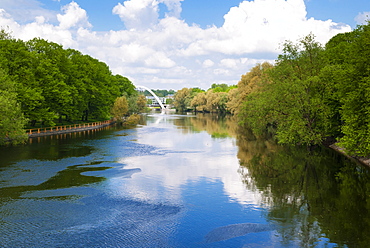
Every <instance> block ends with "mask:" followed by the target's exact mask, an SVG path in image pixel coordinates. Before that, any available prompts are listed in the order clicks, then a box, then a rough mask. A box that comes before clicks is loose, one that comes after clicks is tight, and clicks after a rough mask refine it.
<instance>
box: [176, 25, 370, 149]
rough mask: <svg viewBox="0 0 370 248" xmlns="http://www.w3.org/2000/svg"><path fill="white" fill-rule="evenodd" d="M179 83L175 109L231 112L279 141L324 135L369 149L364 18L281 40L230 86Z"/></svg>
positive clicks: (369, 32)
mask: <svg viewBox="0 0 370 248" xmlns="http://www.w3.org/2000/svg"><path fill="white" fill-rule="evenodd" d="M230 88H231V89H229V88H224V89H223V90H222V89H221V91H220V89H218V90H215V89H214V88H211V89H209V90H208V91H206V92H205V91H201V90H199V89H187V88H184V89H181V90H179V91H177V92H176V94H175V106H176V108H177V109H178V110H179V111H186V110H189V109H191V110H193V111H202V112H216V113H232V114H234V115H237V116H238V117H239V120H240V123H241V124H242V125H247V126H249V127H250V128H252V130H253V132H254V133H255V134H256V135H262V134H264V133H266V132H272V133H273V134H274V136H275V137H276V138H277V140H278V141H279V142H280V143H284V144H305V145H315V144H322V142H323V141H325V140H328V139H331V140H333V139H334V140H338V141H339V145H340V146H342V147H343V148H345V151H346V152H347V153H349V154H352V155H358V156H369V155H370V23H369V24H367V25H361V26H358V27H357V28H356V29H355V30H353V31H352V32H348V33H342V34H338V35H336V36H334V37H333V38H332V39H331V40H330V41H329V42H328V43H327V44H326V45H325V46H322V45H321V44H319V43H318V42H316V41H315V39H314V36H313V35H312V34H310V35H308V36H306V37H304V38H302V39H300V40H299V41H298V42H297V43H293V42H291V41H287V42H285V43H284V45H283V53H282V54H281V55H279V56H278V58H277V60H276V62H275V64H274V65H272V64H269V63H262V64H258V65H256V66H255V67H254V68H252V69H251V70H250V71H249V72H248V73H247V74H245V75H243V76H242V78H241V80H240V81H239V83H238V85H237V87H236V88H233V87H230Z"/></svg>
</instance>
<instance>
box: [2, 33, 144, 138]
mask: <svg viewBox="0 0 370 248" xmlns="http://www.w3.org/2000/svg"><path fill="white" fill-rule="evenodd" d="M120 96H125V97H126V98H127V100H128V102H129V104H128V105H130V106H129V107H130V109H129V110H128V112H130V111H131V113H133V112H136V111H138V108H139V107H138V106H136V101H137V98H138V95H137V92H136V90H135V86H134V85H133V84H132V83H131V82H130V80H129V79H127V78H126V77H123V76H120V75H113V74H112V73H111V71H110V69H109V67H108V66H107V65H106V64H105V63H103V62H101V61H99V60H97V59H94V58H92V57H90V56H88V55H83V54H82V53H81V52H79V51H77V50H73V49H63V47H62V46H61V45H59V44H56V43H52V42H48V41H46V40H43V39H33V40H30V41H27V42H24V41H22V40H17V39H14V38H13V37H11V36H10V35H9V34H8V33H6V32H5V31H4V30H2V31H0V143H3V142H4V140H12V141H13V142H14V143H16V142H17V140H18V141H23V140H24V137H25V135H24V131H23V128H24V127H25V125H29V126H34V125H36V124H37V123H39V125H40V124H42V125H43V126H53V125H55V123H56V122H58V121H60V120H62V119H63V120H65V121H67V122H71V123H73V122H74V121H88V120H89V119H100V120H102V119H108V118H110V117H111V108H112V106H113V103H114V102H115V100H116V99H117V98H118V97H120ZM132 103H133V104H132ZM4 137H7V138H6V139H4Z"/></svg>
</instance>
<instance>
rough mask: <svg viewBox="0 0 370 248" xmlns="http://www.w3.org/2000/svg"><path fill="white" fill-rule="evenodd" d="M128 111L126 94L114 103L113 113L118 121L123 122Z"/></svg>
mask: <svg viewBox="0 0 370 248" xmlns="http://www.w3.org/2000/svg"><path fill="white" fill-rule="evenodd" d="M127 112H128V102H127V99H126V97H125V96H121V97H118V98H117V99H116V101H115V102H114V104H113V107H112V109H111V114H112V115H113V118H114V119H116V120H117V121H118V122H122V120H123V118H124V117H125V115H126V114H127Z"/></svg>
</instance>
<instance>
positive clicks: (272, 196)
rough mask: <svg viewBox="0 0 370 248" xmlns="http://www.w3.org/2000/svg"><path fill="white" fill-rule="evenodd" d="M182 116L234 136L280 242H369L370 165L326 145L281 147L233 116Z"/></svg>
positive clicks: (245, 174) (247, 178) (195, 126)
mask: <svg viewBox="0 0 370 248" xmlns="http://www.w3.org/2000/svg"><path fill="white" fill-rule="evenodd" d="M181 121H187V122H188V123H186V125H184V123H181V126H187V127H188V128H189V129H188V130H190V129H191V130H192V131H194V130H195V131H206V132H207V133H209V134H210V135H212V137H214V138H224V137H235V138H236V142H237V146H238V148H239V151H238V158H239V161H240V169H239V173H240V174H241V176H242V180H243V182H244V183H245V185H246V187H247V188H248V189H251V190H254V189H258V190H259V191H260V192H261V193H262V196H263V201H262V202H261V204H262V205H264V206H267V207H268V208H269V209H270V210H269V212H268V216H266V218H267V219H268V220H269V221H270V222H272V223H275V224H278V226H279V228H278V230H277V231H278V232H279V234H280V235H281V237H282V243H283V245H288V246H289V245H294V244H295V245H298V246H299V247H313V246H316V245H318V243H319V242H320V241H324V240H325V241H326V243H327V242H333V243H337V244H338V245H339V247H368V244H370V236H369V235H368V233H369V232H370V197H369V196H370V171H369V169H368V168H364V167H363V166H361V165H359V164H356V163H354V162H353V161H351V160H349V159H347V158H345V157H343V156H342V155H339V154H337V153H336V152H334V151H332V150H330V149H328V148H325V147H315V148H312V149H307V148H306V147H294V146H281V145H279V144H277V143H276V142H275V141H274V140H273V139H272V138H271V137H255V136H254V135H253V133H252V132H251V131H250V130H248V129H247V128H240V127H239V126H238V125H237V121H236V120H235V119H232V118H221V117H218V116H212V115H201V114H198V115H197V118H185V119H182V120H181ZM175 125H176V123H175ZM184 132H186V130H184Z"/></svg>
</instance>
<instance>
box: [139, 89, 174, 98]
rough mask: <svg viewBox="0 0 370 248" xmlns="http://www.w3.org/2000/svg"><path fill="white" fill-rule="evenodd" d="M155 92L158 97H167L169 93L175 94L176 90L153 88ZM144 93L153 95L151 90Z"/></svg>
mask: <svg viewBox="0 0 370 248" xmlns="http://www.w3.org/2000/svg"><path fill="white" fill-rule="evenodd" d="M151 91H153V92H154V94H156V95H157V96H158V97H166V96H168V95H174V94H175V93H176V92H175V91H174V90H153V89H152V90H151ZM144 95H145V96H151V95H152V94H150V92H149V91H147V90H146V91H144Z"/></svg>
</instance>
